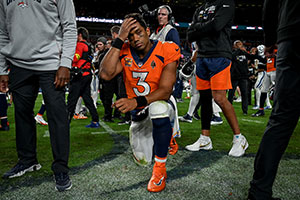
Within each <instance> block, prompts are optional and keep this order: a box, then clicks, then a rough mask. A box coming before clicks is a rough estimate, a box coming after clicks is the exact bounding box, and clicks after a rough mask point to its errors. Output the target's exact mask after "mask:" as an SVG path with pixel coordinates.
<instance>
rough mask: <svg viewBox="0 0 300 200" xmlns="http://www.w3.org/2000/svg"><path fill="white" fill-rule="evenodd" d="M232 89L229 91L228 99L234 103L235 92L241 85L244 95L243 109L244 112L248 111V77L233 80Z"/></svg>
mask: <svg viewBox="0 0 300 200" xmlns="http://www.w3.org/2000/svg"><path fill="white" fill-rule="evenodd" d="M231 84H232V89H230V90H229V93H228V101H229V102H230V103H231V104H232V102H233V96H234V92H235V90H236V87H237V86H239V87H240V90H241V95H242V110H243V113H248V80H247V79H238V80H231Z"/></svg>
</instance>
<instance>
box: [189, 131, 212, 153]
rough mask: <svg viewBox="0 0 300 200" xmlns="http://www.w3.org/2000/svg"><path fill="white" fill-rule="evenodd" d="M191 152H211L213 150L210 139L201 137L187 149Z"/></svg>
mask: <svg viewBox="0 0 300 200" xmlns="http://www.w3.org/2000/svg"><path fill="white" fill-rule="evenodd" d="M185 148H186V149H187V150H189V151H199V150H200V149H203V150H211V149H212V148H213V146H212V142H211V139H210V137H207V136H203V135H200V137H199V139H198V140H197V141H196V142H195V143H194V144H190V145H187V146H186V147H185Z"/></svg>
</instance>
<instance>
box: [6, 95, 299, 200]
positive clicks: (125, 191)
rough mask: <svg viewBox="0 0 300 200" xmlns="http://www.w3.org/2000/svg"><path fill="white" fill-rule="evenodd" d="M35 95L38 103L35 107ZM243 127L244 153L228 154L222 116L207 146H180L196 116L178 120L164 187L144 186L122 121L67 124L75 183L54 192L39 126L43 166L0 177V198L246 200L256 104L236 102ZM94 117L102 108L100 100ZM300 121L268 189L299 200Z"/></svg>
mask: <svg viewBox="0 0 300 200" xmlns="http://www.w3.org/2000/svg"><path fill="white" fill-rule="evenodd" d="M188 103H189V100H185V102H184V103H178V108H179V115H184V114H185V113H186V111H187V109H188ZM40 105H41V96H40V95H39V98H38V100H37V103H36V112H37V111H38V109H39V106H40ZM234 107H235V110H236V114H237V116H238V120H239V124H240V128H241V132H242V134H244V135H245V136H246V138H247V140H248V142H249V148H248V150H247V151H246V155H245V156H244V157H242V158H232V157H229V156H227V153H228V151H229V150H230V148H231V145H232V144H231V142H232V133H231V130H230V127H229V125H228V123H227V122H226V120H225V118H224V117H223V120H224V123H223V124H222V125H218V126H213V127H212V131H211V139H212V142H213V147H214V149H213V150H212V151H200V152H188V151H186V150H184V146H185V145H187V144H191V143H193V142H194V141H195V140H197V139H198V137H199V134H200V121H195V120H194V121H193V123H192V124H190V123H180V125H181V130H182V137H181V138H179V139H177V141H178V143H179V145H180V150H179V152H178V153H177V154H176V155H174V156H169V157H168V162H167V172H168V180H167V186H166V189H165V190H164V191H163V192H161V193H157V194H153V193H149V192H147V190H146V186H147V183H148V180H149V178H150V177H151V173H152V168H151V166H149V167H139V166H137V165H136V164H135V163H134V162H133V161H132V158H131V152H130V147H129V144H128V132H127V130H128V127H129V126H128V125H123V126H118V125H117V123H116V122H117V121H116V122H115V123H103V122H101V125H102V127H101V128H100V129H96V130H95V129H87V128H85V127H84V126H85V125H87V124H89V123H90V120H91V119H90V117H89V119H87V120H73V121H72V123H71V152H70V160H69V166H70V168H71V171H70V178H71V179H72V183H73V188H72V189H71V190H70V191H67V192H63V193H58V192H56V191H55V190H54V186H55V185H54V181H53V177H52V172H51V169H50V167H51V162H52V154H51V148H50V141H49V132H48V128H47V127H45V126H41V125H37V132H38V139H37V152H38V160H39V162H40V164H41V165H42V169H41V170H40V171H38V172H34V173H27V174H25V175H24V176H22V177H20V178H16V179H12V180H3V179H0V199H206V200H207V199H208V200H215V199H220V200H223V199H232V200H233V199H246V196H247V190H248V188H249V182H250V180H251V176H252V174H253V161H254V155H255V153H256V151H257V149H258V145H259V142H260V139H261V137H262V134H263V131H264V129H265V126H266V124H267V120H268V116H269V114H270V111H269V110H268V111H266V116H265V117H258V118H253V117H251V114H252V113H254V112H255V111H254V110H252V109H251V108H252V106H249V111H248V116H244V115H243V114H242V111H241V104H240V103H234ZM13 109H14V108H13V106H11V107H9V110H8V112H9V115H8V117H9V122H10V131H9V132H3V131H2V132H0V155H1V156H0V166H1V167H0V174H1V175H2V174H3V173H4V172H5V171H7V170H9V169H10V168H11V167H12V166H13V165H14V164H15V163H16V162H17V155H16V150H15V134H14V119H13ZM98 113H99V115H100V118H101V117H102V116H103V108H102V106H101V105H100V106H99V107H98ZM299 144H300V127H299V126H298V127H297V129H296V130H295V132H294V134H293V136H292V138H291V141H290V144H289V146H288V149H287V151H286V154H285V155H284V158H283V159H282V161H281V164H280V167H279V171H278V176H277V179H276V181H275V184H274V196H278V197H281V198H282V199H287V200H293V199H295V200H296V199H300V198H299V196H300V188H299V186H300V145H299Z"/></svg>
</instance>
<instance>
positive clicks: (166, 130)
mask: <svg viewBox="0 0 300 200" xmlns="http://www.w3.org/2000/svg"><path fill="white" fill-rule="evenodd" d="M152 124H153V140H154V154H155V155H156V156H158V157H161V158H164V157H166V156H167V155H168V148H169V145H170V140H171V136H172V127H171V123H170V119H169V117H165V118H158V119H152Z"/></svg>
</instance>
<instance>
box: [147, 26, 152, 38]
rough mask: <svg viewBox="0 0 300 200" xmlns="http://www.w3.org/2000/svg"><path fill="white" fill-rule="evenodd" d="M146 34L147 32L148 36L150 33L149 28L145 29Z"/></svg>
mask: <svg viewBox="0 0 300 200" xmlns="http://www.w3.org/2000/svg"><path fill="white" fill-rule="evenodd" d="M146 32H147V34H148V36H150V34H151V31H150V28H149V27H147V28H146Z"/></svg>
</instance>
